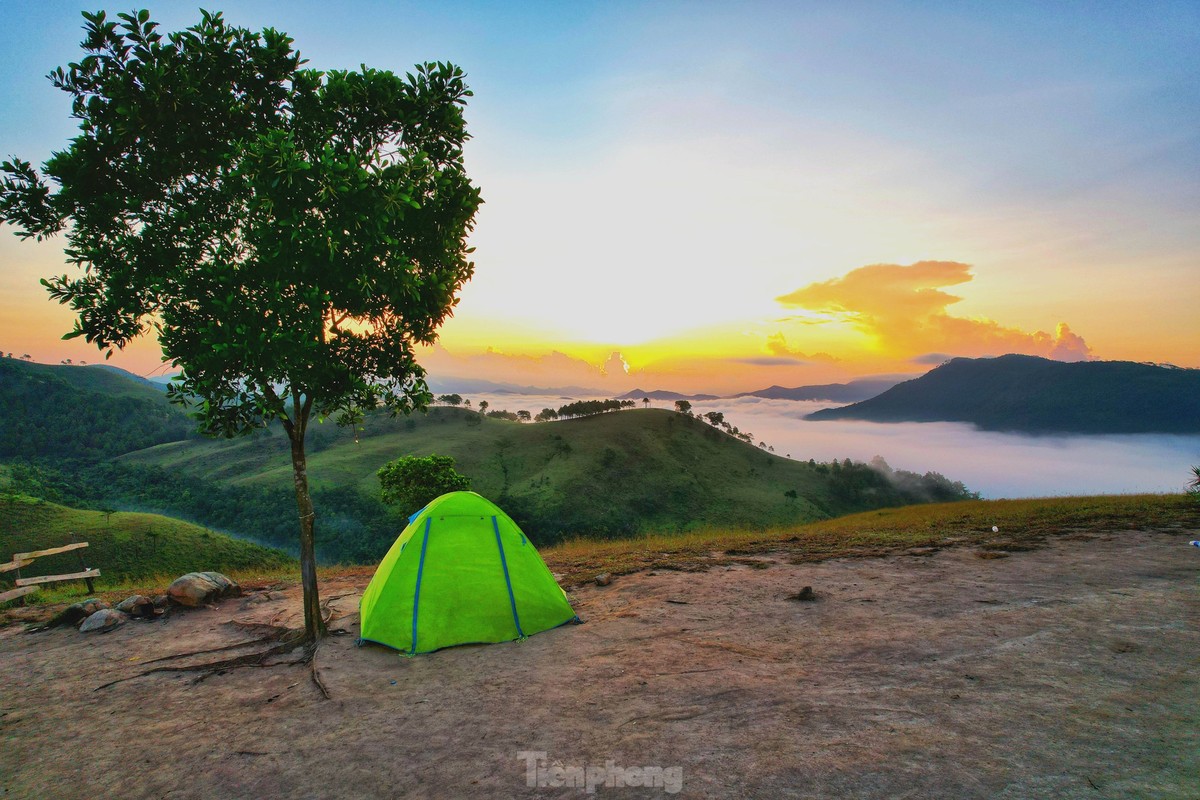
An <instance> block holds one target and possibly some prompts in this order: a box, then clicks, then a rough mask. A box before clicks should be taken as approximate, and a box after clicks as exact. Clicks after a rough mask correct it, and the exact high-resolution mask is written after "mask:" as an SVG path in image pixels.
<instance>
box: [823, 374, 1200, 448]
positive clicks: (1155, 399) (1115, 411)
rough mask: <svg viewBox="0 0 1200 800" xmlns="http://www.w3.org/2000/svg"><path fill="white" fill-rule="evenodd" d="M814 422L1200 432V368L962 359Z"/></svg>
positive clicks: (825, 411) (1031, 430) (1047, 430)
mask: <svg viewBox="0 0 1200 800" xmlns="http://www.w3.org/2000/svg"><path fill="white" fill-rule="evenodd" d="M808 419H812V420H829V419H865V420H871V421H873V422H938V421H944V422H969V423H973V424H975V425H977V426H978V427H980V428H983V429H984V430H995V431H1014V432H1025V433H1055V432H1061V433H1197V432H1200V370H1196V369H1179V368H1173V367H1159V366H1154V365H1152V364H1136V363H1133V362H1128V361H1084V362H1078V363H1063V362H1060V361H1051V360H1049V359H1045V358H1037V357H1035V356H1022V355H1007V356H1000V357H999V358H955V359H952V360H951V361H949V362H947V363H946V364H943V365H942V366H940V367H938V368H937V369H934V370H931V371H930V372H928V373H926V374H925V375H923V376H922V377H920V378H917V379H915V380H911V381H906V382H904V383H902V384H900V385H898V386H895V387H893V388H891V389H889V390H888V391H886V392H884V393H883V394H880V395H878V396H877V397H872V398H871V399H869V400H864V401H862V402H860V403H855V404H853V405H850V406H845V407H843V408H829V409H823V410H821V411H817V412H815V413H813V414H810V415H809V416H808Z"/></svg>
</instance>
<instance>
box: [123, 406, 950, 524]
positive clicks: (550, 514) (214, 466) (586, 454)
mask: <svg viewBox="0 0 1200 800" xmlns="http://www.w3.org/2000/svg"><path fill="white" fill-rule="evenodd" d="M310 435H311V436H312V444H311V447H310V456H309V459H308V466H309V477H310V480H311V482H312V486H313V489H314V496H315V497H316V499H317V503H318V513H321V514H323V515H325V518H326V520H325V521H326V524H328V517H329V516H333V517H334V518H335V525H336V518H337V517H338V516H339V515H341V513H342V512H340V511H338V510H337V509H338V508H339V504H343V503H352V502H353V503H373V504H375V507H376V508H378V502H379V501H378V500H377V499H375V498H377V497H378V491H379V484H378V480H377V478H376V476H375V472H376V471H377V470H378V469H379V468H380V467H381V466H383V465H384V464H385V463H387V462H388V461H390V460H392V459H395V458H398V457H400V456H402V455H428V454H430V453H438V454H441V455H449V456H452V457H454V458H455V459H456V461H457V468H458V470H459V471H460V472H461V473H463V474H464V475H467V476H468V477H470V478H471V479H472V488H473V489H475V490H476V491H479V492H480V493H481V494H484V495H485V496H487V497H489V498H492V499H494V500H496V501H497V502H498V503H499V504H500V505H501V506H502V507H504V508H505V510H506V511H508V512H509V513H510V514H511V515H512V516H513V517H514V518H516V519H517V521H518V522H519V523H520V524H521V525H522V527H523V528H525V529H526V532H527V533H529V535H530V536H531V537H532V538H534V539H535V541H537V542H538V543H545V542H550V541H557V540H561V539H563V538H569V537H573V536H590V537H601V538H603V537H608V536H619V535H630V534H636V533H641V532H647V531H658V532H672V531H685V530H694V529H697V528H704V527H713V526H724V527H758V526H773V525H786V524H798V523H802V522H807V521H810V520H814V519H823V518H826V517H829V516H833V515H837V514H842V513H847V512H850V511H859V510H864V509H868V508H879V507H883V506H894V505H903V504H906V503H913V502H924V501H931V500H940V501H946V500H954V499H959V498H961V497H965V496H967V495H968V493H967V492H966V491H965V490H964V489H963V487H962V486H961V485H956V484H953V483H951V482H950V481H948V480H946V479H945V478H942V477H941V476H936V475H930V476H917V475H914V474H912V473H890V474H885V473H884V472H881V471H879V470H877V469H873V468H871V467H868V466H866V465H862V464H851V463H849V462H848V461H847V462H833V463H830V464H816V463H812V462H800V461H792V460H790V459H786V458H781V457H779V456H776V455H773V454H771V453H767V452H765V451H763V450H761V449H759V448H757V447H754V446H752V445H749V444H746V443H745V442H742V441H740V440H738V439H736V438H734V437H732V436H730V435H728V434H726V433H724V432H721V431H719V430H717V429H715V428H712V427H710V426H709V425H708V424H706V423H704V422H702V421H700V420H699V419H697V418H694V417H689V416H684V415H681V414H677V413H675V412H672V411H666V410H663V409H631V410H626V411H621V412H617V413H608V414H598V415H594V416H588V417H581V418H577V419H568V420H563V421H559V422H550V423H539V424H521V423H517V422H510V421H507V420H503V419H492V418H483V417H481V416H480V415H478V414H476V413H474V412H471V411H467V410H464V409H458V408H445V407H438V408H433V409H430V411H429V413H428V414H423V415H416V416H414V417H411V418H408V419H390V418H388V417H386V416H381V415H373V416H372V417H370V418H369V421H368V424H367V426H366V430H365V431H363V432H361V433H360V435H359V437H358V441H357V442H356V441H355V439H354V436H353V432H352V431H349V430H345V429H338V428H336V427H334V426H332V425H327V426H324V427H317V428H316V429H315V430H314V431H313V432H312V434H310ZM118 463H119V465H122V466H124V467H126V468H130V469H136V468H142V469H151V470H157V471H158V473H157V474H159V475H170V476H173V479H174V480H183V479H186V480H191V481H200V482H203V483H205V484H208V485H213V486H216V487H226V488H227V489H228V490H231V491H240V492H246V493H250V494H253V495H254V496H271V497H277V498H283V500H284V501H287V502H290V487H291V481H292V477H291V464H290V461H289V459H288V444H287V440H286V438H285V437H284V436H283V435H282V434H280V433H274V434H264V435H259V436H255V437H253V438H250V439H241V440H232V441H211V440H189V441H186V442H174V443H169V444H164V445H159V446H157V447H153V448H150V449H148V450H143V451H139V452H137V453H131V454H128V455H126V456H123V457H122V458H121V459H120V460H119V462H118ZM157 482H158V481H157V479H155V480H142V481H140V482H139V485H149V484H154V483H157ZM176 494H178V492H176ZM193 495H194V492H193ZM164 499H169V498H164ZM323 500H324V501H325V503H324V506H322V501H323ZM184 510H186V509H184ZM415 510H416V509H396V510H395V511H393V512H391V514H390V517H389V516H388V515H382V516H380V515H379V514H377V513H376V512H372V511H370V509H369V508H362V507H359V508H358V510H357V511H354V512H352V514H353V515H357V517H358V518H363V517H364V516H366V517H370V518H373V519H376V520H377V521H378V523H379V524H388V525H392V526H393V527H392V529H391V530H392V535H393V536H394V534H395V532H396V530H397V529H396V528H394V526H395V525H397V524H400V523H401V520H402V518H403V517H404V516H407V514H409V513H411V512H412V511H415ZM350 513H351V512H347V514H350ZM191 515H192V516H195V517H197V518H203V517H200V516H199V515H198V514H197V513H196V512H194V511H193V512H191ZM289 516H290V515H289ZM285 519H286V518H285ZM286 522H287V524H288V530H289V531H290V527H291V526H292V525H293V524H294V523H293V522H292V520H290V519H286ZM220 524H222V526H223V527H226V528H230V529H235V526H234V525H232V524H230V523H229V522H222V523H220ZM319 524H320V523H319ZM288 535H289V536H290V535H292V534H290V533H289V534H288Z"/></svg>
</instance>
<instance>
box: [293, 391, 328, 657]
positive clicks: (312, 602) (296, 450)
mask: <svg viewBox="0 0 1200 800" xmlns="http://www.w3.org/2000/svg"><path fill="white" fill-rule="evenodd" d="M300 416H301V419H299V420H298V421H297V423H296V424H294V425H285V426H284V427H285V429H286V430H287V433H288V438H289V439H291V442H292V477H293V480H294V481H295V483H296V509H297V510H298V511H299V513H300V583H301V585H302V586H303V587H304V639H305V641H306V642H309V643H310V644H311V643H314V642H316V641H317V640H318V639H320V638H321V637H323V636H325V633H326V631H325V620H324V619H322V618H321V598H320V595H319V594H318V591H317V552H316V546H315V539H314V537H313V523H314V522H315V520H316V512H315V511H313V504H312V497H310V496H309V494H308V465H307V460H306V458H305V455H304V436H305V433H306V432H307V428H308V425H307V422H308V413H307V409H305V410H304V412H302V414H301V415H300Z"/></svg>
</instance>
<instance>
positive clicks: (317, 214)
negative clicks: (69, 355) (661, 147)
mask: <svg viewBox="0 0 1200 800" xmlns="http://www.w3.org/2000/svg"><path fill="white" fill-rule="evenodd" d="M201 13H202V19H201V21H200V22H199V24H197V25H195V26H194V27H191V28H189V29H187V30H186V31H182V32H179V33H173V34H170V35H169V36H166V37H164V36H163V35H162V34H160V33H158V31H157V25H156V23H154V22H152V21H150V15H149V13H148V12H146V11H140V12H137V13H136V14H120V15H118V17H119V19H120V22H119V23H118V22H110V21H108V20H107V18H106V17H105V15H104V13H103V12H99V13H96V14H87V13H85V14H84V18H85V19H86V21H87V24H86V26H85V30H86V38H85V40H84V41H83V44H82V47H83V49H84V51H85V56H84V57H83V58H82V59H81V60H80V61H79V62H78V63H76V64H71V65H69V66H68V67H67V68H66V69H65V70H64V69H62V68H59V69H57V70H55V71H54V72H52V73H51V75H50V79H51V81H52V82H53V84H54V85H55V86H56V87H58V88H60V89H62V90H63V91H65V92H67V93H68V94H69V95H70V96H71V97H72V102H73V105H72V114H73V116H74V117H76V118H77V119H78V120H79V121H80V126H79V127H80V135H79V136H77V137H76V138H75V139H73V140H71V143H70V144H69V145H68V146H67V148H66V149H65V150H63V151H61V152H58V153H55V154H54V155H53V156H52V157H51V158H50V160H49V161H47V162H46V163H45V164H44V165H43V168H42V174H39V173H38V171H37V170H35V169H34V168H33V167H32V166H31V165H30V164H29V163H27V162H24V161H19V160H16V159H14V160H12V161H9V162H5V163H4V164H3V165H2V166H0V170H2V171H3V173H4V174H5V177H4V179H3V181H0V216H2V217H3V218H4V219H5V220H7V221H8V222H10V223H12V224H14V225H15V226H16V227H17V228H18V235H19V236H22V237H36V238H37V239H39V240H41V239H45V238H47V237H50V236H53V235H54V234H57V233H59V232H61V231H64V230H65V231H66V233H65V238H66V248H65V252H66V256H67V260H68V262H69V263H72V264H74V265H75V266H76V267H79V268H81V269H82V273H81V274H77V275H76V276H75V277H68V276H67V275H63V276H62V277H56V278H51V279H49V280H43V281H42V283H43V284H44V285H45V286H46V288H47V289H48V290H49V292H50V295H51V296H52V297H54V298H55V299H57V300H58V301H59V302H61V303H64V304H68V305H70V307H71V308H72V309H73V310H74V311H75V312H76V313H77V315H78V319H77V321H76V323H75V329H74V330H73V331H72V332H71V333H70V334H68V335H67V338H71V337H76V336H82V337H84V338H86V339H87V341H89V342H92V343H94V344H95V345H96V346H97V347H99V348H100V349H101V350H105V351H106V352H107V355H111V354H112V352H113V350H114V348H115V349H120V348H123V347H125V345H127V344H128V343H129V342H130V341H132V340H133V339H135V338H137V337H138V336H140V335H141V334H143V333H146V332H149V331H153V332H154V333H155V334H156V335H157V337H158V340H159V343H160V344H161V346H162V350H163V355H164V358H165V360H166V361H167V362H169V363H170V364H171V365H172V366H173V367H176V368H179V369H180V370H181V373H180V376H179V377H178V378H177V379H176V383H175V384H174V385H173V386H172V388H171V393H170V396H171V399H173V400H174V401H176V402H189V401H191V402H197V403H198V405H197V412H196V416H197V418H198V420H199V422H200V428H201V430H202V431H203V432H205V433H207V434H210V435H222V436H227V437H230V436H235V435H239V434H245V433H248V432H250V431H253V430H254V429H256V428H260V427H263V426H265V425H266V424H267V423H268V422H270V421H272V420H280V421H281V423H282V425H283V428H284V430H285V431H286V432H287V436H288V439H289V440H290V442H291V459H292V469H293V478H294V481H293V482H294V486H295V495H296V505H297V510H298V514H299V529H300V570H301V577H302V582H303V586H304V618H305V635H306V638H307V639H308V640H309V641H315V640H316V639H317V637H319V636H321V635H323V634H324V632H325V626H324V622H323V620H322V618H321V613H320V605H319V598H318V593H317V575H316V558H315V547H314V520H315V517H316V513H315V511H314V509H313V504H312V500H311V497H310V495H309V488H308V473H307V465H306V456H305V435H306V433H307V430H308V424H309V421H310V419H311V418H312V415H313V414H314V413H315V414H317V415H318V416H320V417H323V416H326V415H336V416H338V417H339V419H340V420H353V419H355V418H357V417H358V416H360V415H361V414H362V413H363V412H364V411H365V410H366V409H370V408H373V407H376V406H378V405H379V404H381V403H382V404H385V405H387V406H388V407H390V408H391V409H392V410H393V412H404V413H408V412H410V411H411V410H413V409H415V408H422V407H425V406H427V405H428V403H429V402H430V400H431V399H432V396H431V394H430V392H429V389H428V387H427V386H426V383H425V380H424V378H425V373H424V370H422V369H421V367H420V366H419V365H418V364H417V362H416V358H415V348H416V346H417V345H419V344H430V343H432V342H433V341H434V340H435V339H436V337H437V328H438V326H439V325H440V324H441V323H442V321H443V320H445V318H446V317H447V316H448V315H449V314H450V313H451V310H452V308H453V306H454V305H455V303H456V302H457V299H456V294H457V292H458V290H459V288H460V287H461V286H462V284H463V283H464V282H465V281H466V280H468V279H469V278H470V277H471V274H472V271H473V269H474V265H473V264H472V263H471V262H470V261H468V260H467V257H466V256H467V254H468V253H469V252H470V249H469V248H467V247H466V244H465V238H466V235H467V233H468V232H469V231H470V230H471V228H472V225H473V219H474V215H475V211H476V209H477V208H478V206H479V203H480V199H479V192H478V190H477V189H476V188H475V187H474V186H472V185H471V183H470V181H469V180H468V178H467V175H466V173H465V171H464V169H463V163H462V145H463V142H464V141H465V140H466V138H467V134H466V129H465V123H464V120H463V114H462V107H463V105H464V103H465V98H466V97H468V96H469V95H470V92H469V91H468V90H467V87H466V85H465V83H464V82H463V74H462V72H461V71H460V70H459V69H458V68H457V67H455V66H452V65H450V64H423V65H421V66H418V67H417V68H416V69H415V70H414V74H410V75H407V76H406V77H404V78H401V77H398V76H396V75H394V74H392V73H391V72H381V71H378V70H373V69H368V68H366V67H364V68H363V69H362V71H361V72H340V71H339V72H318V71H315V70H311V69H301V65H302V63H303V62H302V61H301V59H300V55H299V53H298V52H296V51H295V50H293V49H292V40H291V39H290V38H288V37H287V36H286V35H284V34H282V33H280V32H278V31H275V30H273V29H270V28H268V29H266V30H264V31H262V32H261V33H253V32H251V31H249V30H246V29H243V28H235V27H230V26H229V25H227V24H226V22H225V20H224V19H223V18H222V16H221V15H220V14H219V13H217V14H213V13H209V12H201ZM51 183H54V184H57V186H58V188H57V191H54V192H52V191H51V186H50V184H51Z"/></svg>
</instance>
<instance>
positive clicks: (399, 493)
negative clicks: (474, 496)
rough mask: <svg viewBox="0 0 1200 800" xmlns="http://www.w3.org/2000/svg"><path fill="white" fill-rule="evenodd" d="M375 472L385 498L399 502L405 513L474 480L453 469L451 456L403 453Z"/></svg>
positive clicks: (465, 487) (392, 501) (395, 502)
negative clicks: (403, 454) (420, 455)
mask: <svg viewBox="0 0 1200 800" xmlns="http://www.w3.org/2000/svg"><path fill="white" fill-rule="evenodd" d="M376 474H377V475H378V476H379V485H380V488H381V490H382V492H381V494H382V497H383V502H385V503H391V504H393V505H396V506H399V507H400V510H401V511H403V512H404V513H405V514H412V513H414V512H416V511H420V510H421V509H422V508H424V507H425V506H427V505H429V503H430V502H431V501H433V500H435V499H437V498H438V497H440V496H442V495H443V494H446V492H457V491H460V490H463V489H470V488H471V480H470V479H469V478H467V477H466V476H464V475H460V474H459V473H458V472H457V471H456V470H455V469H454V459H453V458H451V457H450V456H436V455H434V456H425V457H423V458H420V457H417V456H404V457H403V458H397V459H396V460H395V461H391V462H389V463H387V464H385V465H384V466H383V467H382V468H381V469H380V470H379V472H378V473H376Z"/></svg>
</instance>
